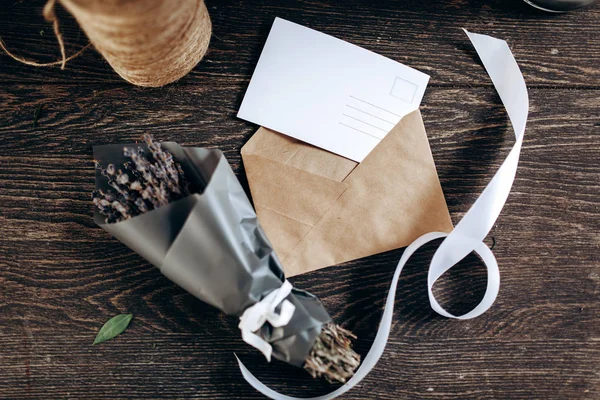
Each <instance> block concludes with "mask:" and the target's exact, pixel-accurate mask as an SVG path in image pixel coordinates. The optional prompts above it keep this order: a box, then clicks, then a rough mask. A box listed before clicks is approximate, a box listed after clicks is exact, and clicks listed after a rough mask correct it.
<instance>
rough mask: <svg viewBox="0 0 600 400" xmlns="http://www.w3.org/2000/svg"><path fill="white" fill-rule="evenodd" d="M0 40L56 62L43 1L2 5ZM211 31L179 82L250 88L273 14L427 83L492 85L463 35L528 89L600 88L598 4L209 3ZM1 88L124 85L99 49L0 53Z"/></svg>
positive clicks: (74, 32) (73, 28)
mask: <svg viewBox="0 0 600 400" xmlns="http://www.w3.org/2000/svg"><path fill="white" fill-rule="evenodd" d="M4 3H5V6H4V7H3V12H2V13H1V14H0V37H2V39H3V40H4V41H5V42H6V43H7V45H8V46H9V47H10V48H11V49H13V50H14V51H15V52H17V53H18V54H20V55H21V56H24V57H28V58H32V59H36V60H40V61H53V60H55V59H57V57H58V55H59V51H58V47H57V44H56V40H55V39H54V37H53V35H52V29H51V27H50V26H49V24H48V23H46V22H45V21H44V20H43V18H42V17H41V9H42V6H43V4H44V3H45V1H44V0H35V1H33V2H32V1H26V2H25V1H21V0H5V1H4ZM208 7H209V11H210V13H211V17H212V20H213V23H214V36H213V39H212V43H211V49H210V52H209V54H208V56H207V57H206V59H205V61H204V62H202V63H201V64H200V65H199V66H198V67H197V68H195V70H194V71H193V72H192V73H191V74H190V75H188V76H187V77H185V78H184V79H182V80H181V83H182V84H190V85H194V86H196V87H205V88H206V87H207V86H206V85H207V80H212V81H215V80H216V81H219V84H221V85H230V84H231V82H232V81H234V80H236V79H241V80H244V82H245V83H247V82H248V79H249V77H250V73H251V71H252V70H253V69H254V66H255V65H256V61H257V59H258V56H259V54H260V51H261V49H262V46H263V44H264V41H265V38H266V36H267V34H268V32H269V28H270V25H271V23H272V21H273V19H274V18H275V17H276V16H279V17H283V18H288V19H291V20H293V21H296V22H298V23H301V24H304V25H307V26H310V27H312V28H315V29H318V30H320V31H323V32H326V33H328V34H331V35H334V36H337V37H339V38H342V39H344V40H347V41H349V42H351V43H355V44H357V45H360V46H362V47H365V48H367V49H369V50H373V51H375V52H377V53H380V54H383V55H385V56H387V57H390V58H392V59H395V60H398V61H400V62H403V63H406V64H407V65H409V66H412V67H415V68H417V69H420V70H422V71H424V72H426V73H429V74H430V75H431V77H432V80H431V85H434V86H438V85H439V86H454V87H464V86H469V85H486V86H488V85H490V83H489V79H488V77H487V76H486V75H485V73H484V72H483V71H482V70H481V69H480V68H478V66H477V65H476V64H475V63H473V60H472V56H473V50H472V49H471V46H470V44H469V43H468V39H467V38H466V36H465V35H464V34H463V33H462V31H461V29H460V28H462V27H464V28H467V29H470V30H472V31H475V32H478V33H484V34H490V35H495V36H497V37H500V38H503V39H505V40H507V41H508V42H509V44H510V45H511V47H512V49H513V51H514V53H515V56H516V58H517V60H518V61H519V63H520V66H521V68H522V70H523V73H524V75H525V78H526V81H527V83H528V84H529V85H530V86H550V87H558V86H560V87H565V86H569V87H573V86H577V87H593V88H598V87H600V72H599V69H598V65H599V64H600V39H599V38H600V35H598V31H597V26H598V21H599V18H600V4H596V5H594V6H591V7H589V8H588V9H586V10H585V11H579V12H573V13H569V14H561V15H549V14H546V13H542V12H540V11H537V10H534V9H532V8H530V7H529V6H527V5H525V4H524V3H523V2H522V1H520V0H508V1H507V0H488V1H484V2H482V1H480V0H436V1H420V0H409V1H403V2H401V3H398V2H393V1H383V0H376V1H373V0H350V1H343V2H340V1H337V2H336V1H302V0H278V1H271V0H255V1H252V2H250V3H249V2H245V1H242V0H222V1H208ZM59 17H60V20H61V24H62V27H63V28H62V30H63V33H64V37H65V40H66V42H67V44H68V50H69V53H70V54H73V53H75V52H76V51H77V50H78V49H80V48H81V47H83V46H85V45H86V44H87V39H86V37H85V34H83V33H82V31H81V30H80V29H79V27H78V26H77V24H76V22H75V21H74V19H73V18H71V17H70V16H68V15H66V13H65V12H60V13H59ZM42 31H43V35H42V34H40V33H41V32H42ZM0 63H1V64H2V69H1V70H0V82H2V83H11V82H14V81H15V80H18V81H19V82H30V83H35V84H45V83H48V82H56V83H64V84H81V83H92V82H95V83H121V82H122V81H121V79H120V78H119V77H118V76H117V74H116V73H114V72H113V71H112V70H111V69H110V66H109V65H108V64H107V63H106V62H105V61H104V60H103V59H102V57H101V56H100V55H99V54H97V53H96V52H95V51H93V50H90V51H87V52H86V53H85V54H84V55H82V56H81V57H80V58H79V59H77V60H73V61H72V62H70V63H69V65H68V67H67V69H66V70H65V71H61V70H60V69H59V68H58V67H53V68H35V67H26V66H22V65H20V64H18V63H17V62H15V61H13V60H10V59H9V58H8V57H7V56H6V55H4V54H0Z"/></svg>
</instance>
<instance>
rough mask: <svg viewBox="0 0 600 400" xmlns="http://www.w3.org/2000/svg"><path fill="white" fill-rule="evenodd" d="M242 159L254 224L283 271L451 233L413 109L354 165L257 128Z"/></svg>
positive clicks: (304, 269)
mask: <svg viewBox="0 0 600 400" xmlns="http://www.w3.org/2000/svg"><path fill="white" fill-rule="evenodd" d="M242 159H243V161H244V167H245V169H246V174H247V177H248V182H249V185H250V191H251V193H252V198H253V201H254V206H255V208H256V212H257V214H258V218H259V221H260V223H261V225H262V227H263V229H264V230H265V232H266V234H267V236H268V237H269V239H270V241H271V242H272V245H273V247H274V249H275V251H276V253H277V254H278V256H279V258H280V259H281V261H282V263H283V265H284V269H285V273H286V275H287V276H293V275H298V274H302V273H305V272H308V271H313V270H316V269H319V268H323V267H327V266H331V265H335V264H339V263H343V262H346V261H350V260H354V259H357V258H361V257H366V256H369V255H372V254H377V253H381V252H384V251H388V250H392V249H396V248H399V247H404V246H407V245H408V244H410V243H411V242H412V241H413V240H414V239H416V238H417V237H419V236H421V235H422V234H424V233H427V232H432V231H441V232H449V231H450V230H452V221H451V220H450V214H449V212H448V207H447V205H446V201H445V199H444V194H443V192H442V188H441V185H440V182H439V179H438V176H437V172H436V169H435V164H434V161H433V157H432V155H431V150H430V148H429V142H428V140H427V135H426V133H425V127H424V126H423V120H422V118H421V114H420V112H419V111H418V110H417V111H414V112H412V113H410V114H408V115H407V116H405V117H404V118H402V120H401V121H400V122H399V123H398V124H397V125H396V126H395V127H394V128H393V129H392V131H390V133H388V134H387V136H386V137H385V138H384V139H383V140H382V141H381V143H379V144H378V145H377V146H376V147H375V149H374V150H373V151H371V153H369V155H368V156H367V157H366V158H365V159H364V160H363V161H362V162H361V163H360V164H358V163H356V162H354V161H351V160H349V159H346V158H344V157H341V156H339V155H336V154H333V153H330V152H328V151H326V150H322V149H320V148H317V147H314V146H311V145H308V144H305V143H302V142H300V141H298V140H296V139H293V138H290V137H288V136H285V135H282V134H279V133H276V132H274V131H271V130H268V129H266V128H262V127H261V128H260V129H259V130H258V131H257V132H256V133H255V134H254V136H252V138H251V139H250V140H249V141H248V142H247V143H246V145H244V147H243V148H242Z"/></svg>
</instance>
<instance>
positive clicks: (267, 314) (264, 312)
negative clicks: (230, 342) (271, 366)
mask: <svg viewBox="0 0 600 400" xmlns="http://www.w3.org/2000/svg"><path fill="white" fill-rule="evenodd" d="M291 292H292V284H291V283H290V282H289V281H287V280H286V281H285V282H283V285H281V287H280V288H278V289H275V290H273V291H272V292H271V293H269V294H268V295H267V296H266V297H265V298H264V299H262V300H261V301H259V302H258V303H256V304H254V305H252V306H250V307H248V308H247V309H246V310H245V311H244V313H243V314H242V316H241V317H240V324H239V325H238V327H239V328H240V330H241V331H242V339H244V342H246V343H248V344H249V345H250V346H252V347H255V348H257V349H258V350H260V352H261V353H263V354H264V355H265V357H266V358H267V361H269V362H271V353H272V352H273V348H272V347H271V345H270V344H269V343H268V342H267V341H265V340H264V339H263V338H261V337H260V336H259V335H257V334H256V333H255V332H256V331H258V330H259V329H260V328H261V327H262V326H263V325H264V324H265V322H267V321H268V322H269V323H270V324H271V325H272V326H273V327H274V328H279V327H282V326H285V325H287V324H288V323H289V322H290V320H291V319H292V316H293V315H294V311H296V307H295V306H294V305H293V304H292V303H291V302H290V301H288V300H286V299H285V298H286V297H287V296H288V295H289V294H290V293H291ZM279 304H281V310H280V311H279V313H276V312H275V309H276V308H277V306H279Z"/></svg>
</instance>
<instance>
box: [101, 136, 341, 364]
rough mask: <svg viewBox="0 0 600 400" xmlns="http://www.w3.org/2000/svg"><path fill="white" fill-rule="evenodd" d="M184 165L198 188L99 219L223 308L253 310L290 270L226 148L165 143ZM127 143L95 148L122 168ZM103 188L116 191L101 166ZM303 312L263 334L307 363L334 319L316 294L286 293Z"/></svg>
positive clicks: (280, 352)
mask: <svg viewBox="0 0 600 400" xmlns="http://www.w3.org/2000/svg"><path fill="white" fill-rule="evenodd" d="M162 146H163V148H164V149H166V150H168V151H169V152H171V154H172V155H173V158H174V159H175V160H176V161H177V162H178V163H179V164H180V165H181V166H182V168H183V170H184V173H185V176H186V179H187V180H188V181H189V182H190V185H191V190H192V193H195V194H192V195H190V196H188V197H186V198H183V199H181V200H177V201H174V202H172V203H170V204H168V205H167V206H164V207H160V208H157V209H154V210H152V211H150V212H147V213H145V214H141V215H138V216H136V217H134V218H131V219H128V220H125V221H121V222H117V223H111V224H108V223H105V220H104V217H103V216H102V215H101V214H100V213H99V212H98V210H95V214H94V220H95V222H96V223H97V224H98V225H99V226H100V227H102V228H103V229H104V230H106V231H107V232H109V233H110V234H112V235H113V236H114V237H116V238H117V239H118V240H119V241H121V242H123V243H124V244H125V245H127V246H128V247H129V248H131V249H132V250H134V251H135V252H136V253H138V254H139V255H141V256H142V257H144V258H145V259H146V260H148V261H149V262H150V263H152V264H153V265H155V266H156V267H158V268H159V269H160V271H161V272H162V273H163V274H164V275H165V276H166V277H168V278H169V279H170V280H172V281H173V282H175V283H176V284H177V285H179V286H181V287H182V288H184V289H185V290H187V291H188V292H190V293H191V294H192V295H194V296H195V297H197V298H198V299H200V300H202V301H204V302H206V303H208V304H211V305H213V306H215V307H217V308H218V309H220V310H222V311H223V312H225V313H227V314H229V315H234V316H238V317H239V316H241V315H242V313H243V312H244V310H245V309H247V308H248V307H250V306H252V305H254V304H255V303H257V302H258V301H260V300H262V299H263V298H264V297H265V296H266V295H268V294H269V293H270V292H271V291H273V290H274V289H277V288H279V287H281V285H282V283H283V282H284V281H285V276H284V273H283V269H282V267H281V264H280V262H279V260H278V258H277V256H276V255H275V252H274V251H273V248H272V246H271V244H270V243H269V240H268V239H267V237H266V236H265V233H264V232H263V230H262V228H261V227H260V226H259V224H258V219H257V217H256V213H255V211H254V209H253V207H252V205H251V204H250V201H249V200H248V197H247V196H246V194H245V192H244V190H243V188H242V187H241V185H240V183H239V181H238V179H237V178H236V176H235V174H234V173H233V171H232V169H231V167H230V166H229V163H228V162H227V160H226V159H225V157H224V156H223V154H222V153H221V152H220V151H218V150H209V149H202V148H190V147H181V146H179V145H178V144H176V143H162ZM124 147H130V148H137V147H142V148H145V147H146V146H145V145H140V144H117V145H106V146H96V147H94V158H95V159H96V160H97V161H98V162H99V163H100V164H101V165H103V166H106V165H108V164H114V165H115V166H117V168H118V167H119V166H121V165H122V164H123V163H124V162H125V161H127V160H128V159H127V158H126V157H125V156H124V155H123V149H124ZM96 188H97V189H105V190H106V189H108V182H107V179H106V178H105V177H104V176H102V174H101V173H100V172H99V171H98V170H97V171H96ZM286 299H287V300H288V301H290V302H291V303H292V304H293V305H294V306H295V307H296V310H295V312H294V315H293V317H292V319H291V321H290V322H289V323H288V324H287V325H286V326H284V327H280V328H273V327H272V326H270V324H269V323H265V325H263V326H262V328H261V329H260V331H259V332H258V334H259V335H260V336H261V337H262V338H263V339H264V340H265V341H267V342H268V343H270V344H271V346H272V347H273V356H274V357H275V358H277V359H279V360H282V361H286V362H288V363H290V364H293V365H296V366H299V367H301V366H302V365H303V364H304V361H305V360H306V358H307V357H308V354H309V351H310V349H311V347H312V346H313V344H314V342H315V340H316V338H317V336H318V335H319V334H320V332H321V327H322V326H323V324H325V323H327V322H330V321H331V317H330V316H329V314H328V313H327V311H326V310H325V308H324V307H323V305H322V304H321V302H320V301H319V300H318V299H317V298H316V297H315V296H313V295H311V294H310V293H307V292H305V291H302V290H298V289H295V288H294V289H293V291H292V293H291V294H290V295H288V297H287V298H286Z"/></svg>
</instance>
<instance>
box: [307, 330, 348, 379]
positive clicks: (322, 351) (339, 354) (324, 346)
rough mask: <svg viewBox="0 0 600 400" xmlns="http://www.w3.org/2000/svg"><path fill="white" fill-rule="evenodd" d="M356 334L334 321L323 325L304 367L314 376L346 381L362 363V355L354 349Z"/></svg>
mask: <svg viewBox="0 0 600 400" xmlns="http://www.w3.org/2000/svg"><path fill="white" fill-rule="evenodd" d="M350 339H356V336H355V335H354V334H353V333H352V332H350V331H349V330H346V329H344V328H342V327H341V326H339V325H336V324H334V323H329V324H325V325H323V327H322V328H321V334H320V335H319V336H318V337H317V340H316V341H315V344H314V345H313V347H312V349H311V350H310V353H309V355H308V359H307V360H306V362H305V364H304V369H305V370H306V371H308V373H309V374H311V375H312V377H313V378H317V377H323V378H325V379H327V381H329V382H330V383H335V382H341V383H346V381H348V379H350V378H351V377H352V376H353V375H354V371H356V368H358V366H359V365H360V356H359V355H358V354H357V353H356V352H355V351H354V350H353V349H352V347H351V344H352V342H351V340H350Z"/></svg>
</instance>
